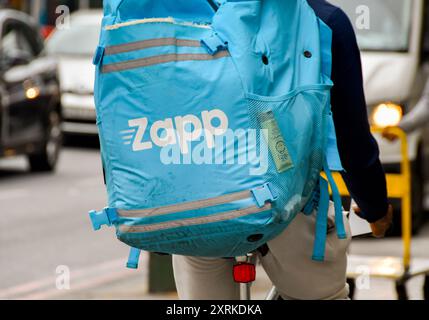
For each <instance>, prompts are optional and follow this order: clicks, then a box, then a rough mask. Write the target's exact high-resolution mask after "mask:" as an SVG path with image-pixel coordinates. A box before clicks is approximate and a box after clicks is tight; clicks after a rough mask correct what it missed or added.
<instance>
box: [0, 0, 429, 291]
mask: <svg viewBox="0 0 429 320" xmlns="http://www.w3.org/2000/svg"><path fill="white" fill-rule="evenodd" d="M101 2H102V1H96V0H80V1H77V0H74V1H73V0H70V1H53V0H52V1H51V0H35V1H20V0H11V1H4V0H3V1H0V8H3V9H0V24H1V26H2V27H3V29H2V30H3V35H2V39H1V45H0V46H1V51H0V55H1V58H0V68H1V69H2V70H1V78H2V79H1V81H0V95H1V96H2V99H1V103H2V105H1V107H0V124H1V126H0V128H1V130H0V212H1V213H0V214H1V220H0V299H176V298H177V295H176V293H175V291H174V287H172V283H171V271H168V270H167V271H165V270H163V268H160V267H159V266H165V265H168V263H169V258H168V257H163V258H158V257H153V256H149V255H148V254H143V257H142V259H141V260H142V261H141V264H140V268H139V269H138V270H129V269H126V268H125V263H126V259H127V256H128V250H129V248H128V247H127V246H125V245H124V244H121V243H120V242H119V241H117V240H116V237H115V236H114V230H113V229H107V228H103V229H102V230H101V231H99V232H97V233H94V232H93V230H92V228H91V224H90V220H89V218H88V211H89V210H92V209H100V208H103V207H105V206H106V204H107V198H106V191H105V186H104V179H103V170H102V165H101V159H100V149H99V144H98V137H97V128H96V126H95V109H94V103H93V88H92V87H93V81H94V69H93V66H92V64H91V60H92V54H93V52H94V50H95V48H96V45H97V40H98V32H99V28H100V20H101V17H102V11H101ZM332 2H333V3H335V4H338V5H340V6H342V7H343V8H344V9H345V10H346V11H347V13H349V14H350V18H351V20H352V21H353V19H354V16H353V13H354V12H356V7H358V6H359V5H364V6H365V5H366V6H367V7H369V8H371V9H372V10H373V11H372V13H371V14H372V15H374V16H372V21H374V26H373V28H372V29H371V28H370V29H365V28H364V29H359V28H357V29H356V31H357V33H358V40H359V43H360V45H361V49H362V52H363V54H362V59H363V60H362V61H363V67H364V76H365V89H366V91H367V99H368V115H369V117H370V122H371V124H373V125H377V126H383V125H384V126H389V125H396V124H398V123H399V120H400V119H401V117H402V116H404V115H406V114H407V113H408V112H410V110H412V108H413V107H414V106H415V105H416V103H417V102H418V100H419V98H420V96H421V94H422V90H423V87H424V83H425V81H424V80H425V79H426V78H427V77H428V74H429V71H428V70H429V68H428V62H429V26H428V25H427V21H428V19H427V18H428V17H429V1H424V0H397V1H396V0H377V4H376V5H374V6H373V7H371V4H370V3H371V1H368V0H361V1H360V0H344V1H338V0H337V1H332ZM6 8H8V9H6ZM12 9H13V10H16V11H10V10H12ZM18 11H19V12H18ZM17 12H18V13H17ZM23 12H25V15H21V14H23ZM69 14H71V18H70V20H68V17H69ZM380 15H383V20H384V23H383V24H380V23H379V20H380V19H381V16H380ZM389 19H390V20H389ZM8 21H13V23H9V22H8ZM55 26H57V28H56V29H55ZM410 34H411V36H410ZM374 39H377V41H376V42H374ZM374 43H377V44H378V46H379V47H377V46H375V45H374ZM390 79H391V81H392V82H389V81H390ZM386 82H389V83H386ZM398 83H402V86H401V87H400V88H398V87H397V84H398ZM406 88H408V89H406ZM386 119H387V120H386ZM386 121H387V122H386ZM428 136H429V135H428V128H427V126H426V128H419V129H416V130H415V131H413V132H412V133H410V135H409V139H410V151H409V153H410V154H409V156H410V160H411V162H412V170H413V171H412V188H413V189H412V190H413V196H412V205H413V222H414V226H415V230H414V231H415V235H414V237H413V242H412V257H413V258H418V259H422V261H429V223H428V220H429V219H428V217H429V214H428V208H429V197H428V196H427V193H428V192H427V191H428V190H429V184H428V181H429V179H428V178H427V177H428V171H429V162H428V159H429V157H428V154H429V152H428V150H429V143H428V141H429V139H428ZM377 140H378V141H379V144H380V149H381V153H382V160H383V164H384V165H385V168H386V172H388V173H390V172H392V173H397V172H398V170H399V163H400V161H401V157H400V152H399V144H398V142H395V143H391V142H386V141H384V140H383V139H382V138H381V137H379V136H377ZM401 210H402V209H401V206H400V205H396V206H395V214H396V216H397V219H396V226H397V228H398V230H399V229H400V224H401V222H400V221H401V219H400V217H401ZM398 226H399V227H398ZM398 230H396V231H397V232H396V236H391V237H388V238H386V239H383V240H376V239H359V240H354V241H353V243H352V247H351V250H350V255H351V256H373V257H378V256H387V257H401V255H402V252H403V251H402V250H403V247H402V240H401V237H400V236H399V234H400V231H398ZM151 259H152V260H151ZM156 259H159V261H155V260H156ZM151 261H152V264H151ZM154 261H155V262H154ZM153 263H158V265H156V264H153ZM386 267H389V266H386ZM352 271H353V270H352ZM169 272H170V273H169ZM68 276H69V278H70V284H69V285H68V283H67V278H68ZM64 279H66V280H65V282H64ZM362 281H363V282H364V283H363V284H362ZM368 281H369V282H368ZM157 283H159V285H157ZM423 286H424V275H421V276H418V277H415V278H413V279H412V280H411V281H409V282H407V284H406V287H407V288H408V294H409V298H410V299H423V291H422V288H423ZM270 287H271V284H270V282H269V280H268V278H267V277H266V275H265V273H264V272H263V270H262V269H261V268H258V275H257V281H256V282H255V284H254V286H253V294H254V296H253V297H254V298H257V299H263V298H264V297H265V295H266V294H267V292H268V290H269V289H270ZM354 298H355V299H396V298H397V296H396V291H395V283H394V281H391V280H389V279H381V278H371V279H370V280H368V279H366V278H364V279H362V278H361V279H358V280H357V282H356V292H355V296H354Z"/></svg>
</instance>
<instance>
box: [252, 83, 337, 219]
mask: <svg viewBox="0 0 429 320" xmlns="http://www.w3.org/2000/svg"><path fill="white" fill-rule="evenodd" d="M328 97H329V94H328V92H325V91H324V90H311V91H300V92H299V93H297V94H296V95H293V96H290V97H288V98H286V99H284V100H281V101H267V100H263V99H249V100H248V108H249V119H250V127H251V129H256V130H255V131H256V135H257V140H256V141H259V142H260V145H259V146H258V148H259V149H260V150H263V148H267V149H268V152H267V154H268V170H267V172H266V174H265V175H266V181H267V182H270V183H271V184H272V186H273V188H274V189H275V191H276V192H277V194H278V196H279V198H278V200H277V201H276V213H277V215H278V217H279V218H280V219H281V220H282V221H286V222H289V221H290V220H292V219H293V218H294V217H295V215H296V214H297V213H298V212H300V211H301V210H302V209H303V207H304V206H305V204H306V203H307V201H308V200H309V198H310V196H311V193H312V192H313V190H314V188H315V187H316V184H317V182H318V179H319V176H320V172H321V170H322V168H323V157H324V151H325V140H326V116H325V115H326V112H327V110H328V111H329V108H328V106H329V105H328V103H327V102H328ZM261 152H262V151H260V153H261Z"/></svg>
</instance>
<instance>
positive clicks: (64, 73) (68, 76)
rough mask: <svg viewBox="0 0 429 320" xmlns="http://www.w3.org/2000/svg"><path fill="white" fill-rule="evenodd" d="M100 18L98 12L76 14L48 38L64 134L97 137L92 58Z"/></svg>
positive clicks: (99, 11) (100, 13)
mask: <svg viewBox="0 0 429 320" xmlns="http://www.w3.org/2000/svg"><path fill="white" fill-rule="evenodd" d="M102 18H103V13H102V11H101V10H83V11H77V12H75V13H73V14H72V15H71V16H70V27H69V28H57V29H55V30H54V31H53V33H52V35H51V36H50V37H49V38H48V39H47V45H46V46H47V52H48V53H49V54H51V55H54V56H56V57H57V59H58V60H57V61H58V64H59V74H60V84H61V92H62V100H61V101H62V103H61V104H62V107H63V117H64V123H63V132H64V133H66V134H85V135H96V134H98V130H97V126H96V125H95V105H94V90H93V86H94V74H95V69H94V66H93V64H92V56H93V54H94V52H95V49H96V48H97V44H98V40H99V39H98V37H99V33H100V28H101V20H102Z"/></svg>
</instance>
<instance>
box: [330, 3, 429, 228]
mask: <svg viewBox="0 0 429 320" xmlns="http://www.w3.org/2000/svg"><path fill="white" fill-rule="evenodd" d="M332 3H334V4H336V5H338V6H340V7H341V8H342V9H344V10H345V12H346V13H347V14H348V16H349V17H350V20H351V21H352V23H353V26H354V27H355V31H356V34H357V39H358V42H359V46H360V49H361V52H362V65H363V74H364V82H365V93H366V98H367V104H368V114H369V117H370V119H369V120H370V123H371V124H373V125H377V126H381V127H384V126H388V125H397V124H398V123H399V121H400V120H401V118H402V116H403V115H404V114H406V113H407V112H409V111H410V110H412V109H413V108H414V107H415V105H416V104H417V102H418V101H419V99H420V97H421V95H422V92H423V88H424V85H425V83H426V80H427V79H428V76H429V73H428V72H429V69H428V67H429V1H425V0H377V1H373V0H332ZM365 19H366V20H367V21H365ZM375 137H376V139H377V140H378V143H379V146H380V151H381V160H382V163H383V165H384V167H385V169H386V171H387V172H388V173H397V172H398V171H399V162H400V160H401V153H400V144H399V142H396V143H391V142H388V141H387V140H385V139H383V138H381V136H380V135H375ZM408 139H409V152H408V153H409V158H410V160H411V162H412V181H411V183H412V190H411V196H412V211H413V224H414V227H415V228H414V230H415V231H416V229H417V228H418V227H419V225H420V222H421V221H422V220H423V218H424V211H425V209H426V210H427V209H429V208H428V205H429V203H427V201H426V202H425V198H427V195H428V193H429V190H428V188H427V184H428V181H429V179H428V178H429V127H428V126H426V128H421V129H419V130H416V131H415V132H413V133H411V134H410V135H409V137H408ZM425 187H426V188H425ZM392 202H393V203H394V204H395V206H396V208H398V207H399V202H398V201H395V200H392ZM396 212H399V210H396ZM399 218H400V215H396V225H397V226H400V224H401V222H400V219H399Z"/></svg>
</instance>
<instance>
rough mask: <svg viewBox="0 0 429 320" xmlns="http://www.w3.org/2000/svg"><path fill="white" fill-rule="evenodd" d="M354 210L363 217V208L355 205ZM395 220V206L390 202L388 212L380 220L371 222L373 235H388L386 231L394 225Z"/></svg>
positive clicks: (378, 236)
mask: <svg viewBox="0 0 429 320" xmlns="http://www.w3.org/2000/svg"><path fill="white" fill-rule="evenodd" d="M353 210H354V212H355V213H356V214H357V215H358V216H359V217H360V218H362V216H361V215H360V214H361V212H362V211H361V210H360V208H358V207H353ZM392 220H393V207H392V205H390V204H389V208H388V209H387V214H386V215H385V216H384V217H383V218H381V219H380V220H378V221H376V222H373V223H370V226H371V230H372V235H373V236H374V237H375V238H384V236H385V235H386V231H387V230H389V228H390V226H391V225H392Z"/></svg>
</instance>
